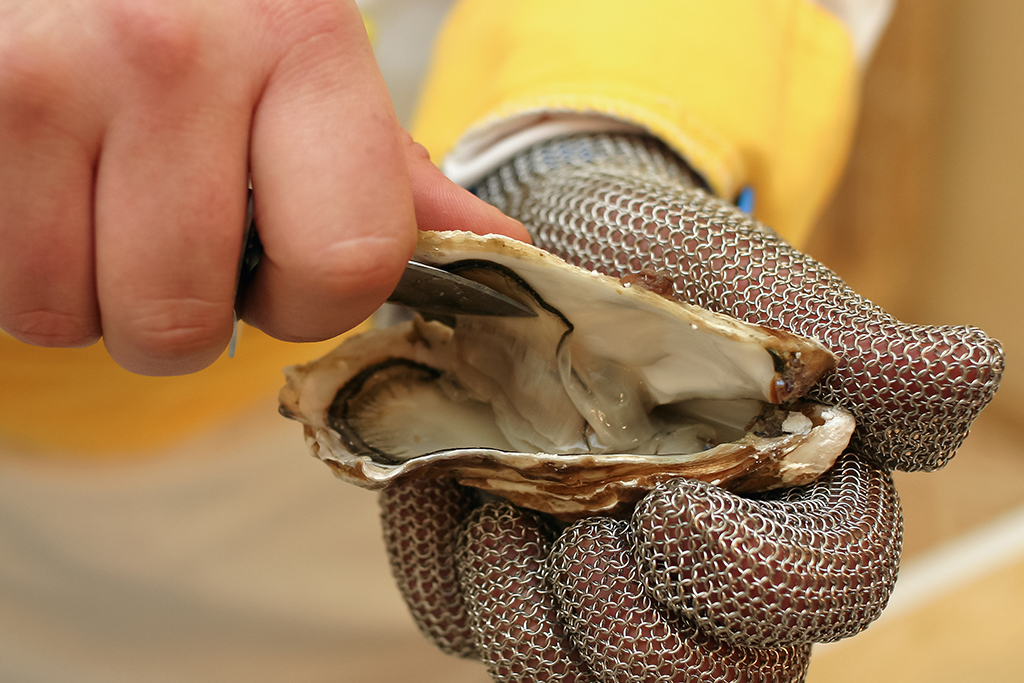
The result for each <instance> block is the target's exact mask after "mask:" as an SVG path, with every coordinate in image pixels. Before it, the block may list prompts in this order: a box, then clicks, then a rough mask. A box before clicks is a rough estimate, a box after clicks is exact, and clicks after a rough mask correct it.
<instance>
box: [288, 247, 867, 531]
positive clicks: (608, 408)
mask: <svg viewBox="0 0 1024 683" xmlns="http://www.w3.org/2000/svg"><path fill="white" fill-rule="evenodd" d="M416 259H417V260H420V261H423V262H425V263H429V264H432V265H437V266H440V267H443V268H445V269H446V270H450V271H453V272H456V273H458V274H459V275H462V276H464V277H468V278H470V279H472V280H476V281H478V282H481V283H483V284H486V285H488V286H490V287H493V288H494V289H497V290H499V291H501V292H502V293H504V294H506V295H507V296H510V297H512V298H514V299H516V300H517V301H520V302H521V303H523V304H526V305H527V306H529V307H531V308H532V309H533V310H534V311H536V313H537V316H536V317H534V318H500V317H488V316H472V315H466V316H459V317H458V318H457V319H455V320H448V321H441V320H432V321H426V320H424V319H422V318H420V317H418V316H417V317H416V318H415V319H414V320H412V321H409V322H405V323H402V324H399V325H396V326H393V327H387V328H382V329H375V330H371V331H369V332H366V333H363V334H361V335H358V336H354V337H351V338H349V339H347V340H346V341H344V342H343V343H342V344H341V345H340V346H339V347H338V348H337V349H335V350H334V351H332V352H331V353H329V354H328V355H326V356H324V357H323V358H321V359H319V360H316V361H313V362H312V363H309V364H306V365H301V366H294V367H290V368H286V370H285V374H286V377H287V385H286V386H285V387H284V388H283V389H282V390H281V394H280V404H281V407H280V410H281V413H282V414H283V415H285V416H287V417H290V418H294V419H296V420H299V421H301V422H302V423H303V424H304V425H305V427H304V432H305V438H306V441H307V443H308V445H309V447H310V449H311V451H312V453H313V455H315V456H316V457H318V458H320V459H321V460H323V461H324V462H325V463H327V464H328V465H330V466H331V468H332V469H333V470H334V471H335V473H336V474H338V475H339V476H340V477H341V478H343V479H346V480H348V481H350V482H353V483H356V484H358V485H361V486H364V487H367V488H382V487H384V486H386V485H387V484H389V483H390V482H393V481H395V480H397V479H399V478H406V477H426V476H451V477H454V478H456V479H457V480H458V481H460V482H461V483H463V484H466V485H469V486H474V487H478V488H481V489H484V490H487V491H490V492H492V493H495V494H498V495H502V496H504V497H506V498H508V499H509V500H511V501H512V502H513V503H516V504H518V505H522V506H525V507H529V508H533V509H536V510H540V511H542V512H548V513H551V514H555V515H557V516H560V517H563V518H572V517H574V516H579V515H583V514H588V513H594V512H615V511H616V510H618V509H620V508H623V507H625V506H629V505H631V504H632V503H634V502H635V501H637V500H638V499H639V498H640V497H641V496H642V495H643V494H644V493H645V492H646V491H648V490H650V489H651V488H652V487H654V486H655V485H656V484H658V483H659V482H662V481H665V480H667V479H670V478H673V477H680V476H683V477H691V478H697V479H702V480H704V481H708V482H712V483H716V484H719V485H722V486H725V487H727V488H730V489H732V490H737V491H751V490H766V489H770V488H774V487H778V486H788V485H795V484H802V483H806V482H808V481H811V480H813V479H814V478H816V477H817V476H818V475H820V474H821V473H822V472H824V471H825V470H827V469H828V468H829V467H830V466H831V465H832V463H833V462H834V461H835V459H836V457H838V455H839V454H840V453H841V452H842V450H843V448H844V447H845V446H846V444H847V442H848V441H849V438H850V435H851V434H852V432H853V427H854V423H853V418H852V417H851V416H850V415H849V413H847V412H846V411H844V410H843V409H841V408H838V407H832V406H823V405H820V404H816V403H811V402H804V401H800V400H799V397H800V396H801V395H802V394H803V393H804V392H806V391H807V389H809V388H810V387H811V386H812V385H813V384H814V383H815V382H816V381H817V379H818V378H819V377H820V376H821V375H822V374H823V373H824V372H826V371H828V370H829V369H831V368H832V367H834V364H835V359H834V358H833V356H832V355H831V354H830V353H829V352H828V351H827V350H826V349H825V348H824V347H823V346H821V344H819V343H818V342H816V341H814V340H810V339H805V338H802V337H797V336H795V335H792V334H789V333H785V332H780V331H777V330H772V329H768V328H765V327H761V326H757V325H749V324H746V323H743V322H740V321H738V320H735V319H732V318H729V317H727V316H724V315H720V314H717V313H712V312H709V311H706V310H704V309H701V308H698V307H696V306H692V305H689V304H685V303H682V302H678V301H674V300H671V299H669V298H666V297H665V296H662V295H661V294H658V293H656V292H655V291H651V290H652V289H658V286H659V284H660V285H664V284H665V283H659V281H658V278H656V277H654V278H646V279H645V278H639V279H636V278H634V279H632V280H630V281H625V282H623V281H619V280H617V279H614V278H610V277H606V276H603V275H599V274H596V273H592V272H589V271H586V270H583V269H580V268H577V267H575V266H571V265H569V264H567V263H565V262H564V261H562V260H560V259H558V258H557V257H555V256H552V255H551V254H548V253H546V252H544V251H541V250H539V249H536V248H534V247H532V246H529V245H526V244H522V243H519V242H515V241H513V240H509V239H506V238H503V237H499V236H487V237H479V236H476V235H472V234H469V233H429V232H427V233H422V234H421V236H420V240H419V245H418V249H417V254H416ZM662 289H666V288H665V287H662ZM668 289H670V288H668Z"/></svg>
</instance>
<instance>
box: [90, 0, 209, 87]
mask: <svg viewBox="0 0 1024 683" xmlns="http://www.w3.org/2000/svg"><path fill="white" fill-rule="evenodd" d="M110 12H111V13H110V22H111V27H112V32H113V38H114V40H115V41H116V46H117V49H118V50H119V51H120V53H121V56H122V58H123V59H124V61H125V63H126V64H127V65H128V66H129V68H131V69H133V70H135V71H136V72H138V73H140V74H142V75H144V76H148V77H150V78H153V79H159V80H161V81H175V80H179V79H181V78H183V77H185V76H187V75H189V74H191V73H192V72H193V71H194V69H195V67H196V65H197V63H198V62H199V57H200V53H201V49H202V42H203V31H202V26H201V21H200V17H199V15H198V14H197V13H195V12H189V11H186V10H184V9H182V5H181V4H180V3H167V2H161V1H160V0H115V1H114V2H112V3H111V10H110Z"/></svg>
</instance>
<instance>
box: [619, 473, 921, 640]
mask: <svg viewBox="0 0 1024 683" xmlns="http://www.w3.org/2000/svg"><path fill="white" fill-rule="evenodd" d="M902 527H903V524H902V519H901V514H900V505H899V498H898V496H897V495H896V488H895V486H894V485H893V483H892V477H891V475H890V474H889V473H888V472H883V471H881V470H877V469H874V468H871V467H870V466H868V465H866V464H864V463H863V462H860V461H859V460H858V459H857V458H856V457H855V456H853V455H852V454H846V455H845V456H843V458H841V459H840V460H839V462H837V463H836V465H835V466H834V467H833V468H832V469H831V470H830V471H829V472H828V473H827V474H826V475H825V476H823V477H822V478H821V479H819V480H818V481H816V482H814V483H813V484H810V485H808V486H804V487H800V488H796V489H789V490H787V491H785V492H784V493H783V494H782V496H781V498H780V499H777V500H771V499H768V500H750V499H747V498H741V497H739V496H736V495H732V494H730V493H728V492H726V491H723V490H722V489H719V488H718V487H714V486H710V485H708V484H704V483H703V482H698V481H693V480H676V481H674V482H671V483H670V484H668V485H666V486H664V487H661V489H659V490H658V491H656V492H655V493H654V494H652V495H650V496H648V497H647V498H645V499H644V500H643V501H642V502H641V503H640V504H639V505H638V506H637V508H636V510H635V511H634V515H633V528H634V529H635V530H636V540H635V550H636V554H637V557H638V558H639V560H640V565H641V567H643V570H644V571H643V577H644V583H645V585H646V586H647V589H648V590H649V591H650V593H651V595H652V596H653V597H654V598H655V599H657V600H658V601H659V602H661V603H662V604H663V605H665V606H666V607H668V608H669V609H670V610H672V611H673V612H675V613H677V614H679V615H681V616H684V617H686V618H687V619H689V620H690V621H691V622H692V623H695V624H698V625H699V627H700V629H701V631H702V632H704V633H706V634H708V635H711V636H713V637H715V638H717V639H719V640H724V641H727V642H730V643H734V644H739V645H746V646H748V647H778V646H781V645H791V644H794V643H800V642H804V643H823V642H830V641H835V640H839V639H840V638H845V637H847V636H851V635H854V634H856V633H858V632H860V631H861V630H863V629H864V628H866V627H867V626H868V624H869V623H871V622H872V621H874V620H875V619H876V618H877V617H878V616H879V615H880V614H881V613H882V610H883V609H884V608H885V605H886V603H887V602H888V600H889V596H890V595H891V593H892V589H893V586H894V585H895V583H896V572H897V568H898V567H899V557H900V550H901V547H902V540H903V538H902Z"/></svg>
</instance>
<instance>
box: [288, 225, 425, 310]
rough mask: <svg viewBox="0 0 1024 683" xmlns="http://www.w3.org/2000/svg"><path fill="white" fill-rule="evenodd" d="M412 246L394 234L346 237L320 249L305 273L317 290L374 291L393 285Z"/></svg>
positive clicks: (344, 292)
mask: <svg viewBox="0 0 1024 683" xmlns="http://www.w3.org/2000/svg"><path fill="white" fill-rule="evenodd" d="M412 246H413V243H412V242H411V241H406V240H403V239H401V238H399V237H397V236H395V237H368V238H360V239H346V240H343V241H339V242H337V243H335V244H332V245H329V246H328V247H327V248H325V249H323V250H321V251H320V252H319V256H318V257H317V258H316V260H315V261H314V262H313V263H311V264H309V266H310V267H309V270H308V273H309V274H310V278H311V280H312V281H313V282H314V283H315V284H316V285H318V287H319V288H320V289H322V290H325V291H330V292H334V293H336V294H339V295H343V296H353V295H359V294H363V293H371V292H375V291H378V290H380V289H382V288H384V287H386V286H388V285H389V284H394V281H396V280H397V279H398V277H399V275H400V274H401V272H402V268H404V267H405V264H406V263H407V262H408V260H409V257H410V254H411V251H412Z"/></svg>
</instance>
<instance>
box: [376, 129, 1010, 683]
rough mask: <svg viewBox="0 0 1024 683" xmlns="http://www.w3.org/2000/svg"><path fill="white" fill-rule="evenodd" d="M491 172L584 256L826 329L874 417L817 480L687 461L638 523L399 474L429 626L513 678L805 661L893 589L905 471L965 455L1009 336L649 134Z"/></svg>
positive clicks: (838, 378)
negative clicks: (786, 219) (776, 228)
mask: <svg viewBox="0 0 1024 683" xmlns="http://www.w3.org/2000/svg"><path fill="white" fill-rule="evenodd" d="M477 191H478V194H480V195H481V196H483V197H484V198H485V199H487V200H488V201H490V202H492V203H493V204H495V205H496V206H498V207H499V208H500V209H502V211H504V212H505V213H507V214H509V215H511V216H513V217H516V218H518V219H520V220H522V221H523V222H524V223H525V224H526V226H527V227H528V228H529V229H530V230H531V232H532V234H533V237H534V241H535V243H536V244H538V245H539V246H541V247H543V248H546V249H548V250H550V251H553V252H554V253H557V254H559V255H560V256H562V257H564V258H566V259H567V260H569V261H570V262H573V263H576V264H578V265H582V266H584V267H587V268H590V269H594V270H601V271H603V272H606V273H608V274H611V275H624V274H626V273H628V272H636V271H638V270H640V269H642V268H645V267H646V268H652V269H654V270H655V271H657V272H660V273H665V274H668V275H669V276H670V277H672V279H673V280H674V283H675V288H676V292H677V293H678V294H679V295H680V296H682V298H684V299H686V300H688V301H691V302H693V303H696V304H699V305H701V306H704V307H706V308H709V309H712V310H717V311H720V312H723V313H727V314H730V315H733V316H735V317H738V318H742V319H745V320H747V321H749V322H755V323H762V324H766V325H771V326H774V327H780V328H784V329H787V330H790V331H793V332H796V333H799V334H804V335H807V336H812V337H816V338H818V339H819V340H821V341H822V342H823V343H825V344H826V345H827V346H829V347H830V348H831V349H832V350H833V351H834V352H835V353H836V354H837V356H838V357H839V366H838V368H837V369H836V371H835V372H833V373H832V374H830V375H829V376H828V377H826V378H824V379H823V381H822V382H821V384H820V386H819V387H818V388H817V389H816V390H815V391H814V393H813V394H812V397H813V398H816V399H817V400H820V401H822V402H824V403H838V404H841V405H843V406H844V407H846V408H847V409H848V410H850V411H851V412H853V414H854V415H855V417H856V418H857V421H858V427H857V430H856V432H855V435H854V438H853V440H852V442H851V445H850V448H849V449H848V452H847V453H846V454H845V455H844V456H843V457H842V458H841V459H840V461H839V462H838V463H837V464H836V466H835V467H834V468H833V469H832V470H831V471H830V472H829V473H828V474H827V475H826V476H824V477H822V478H821V479H820V480H819V481H817V482H815V483H814V484H811V485H809V486H806V487H801V488H799V489H793V490H790V491H786V492H783V493H781V494H777V495H771V496H769V495H765V496H760V497H756V498H755V497H752V498H743V497H739V496H736V495H733V494H730V493H728V492H726V491H724V490H722V489H720V488H718V487H715V486H712V485H708V484H703V483H700V482H694V481H688V480H678V481H675V482H672V483H671V484H668V485H664V486H662V487H659V488H658V489H656V490H654V491H652V492H651V493H650V494H649V495H648V496H647V497H646V498H645V499H644V500H643V501H641V502H640V503H639V504H638V506H637V507H636V509H635V511H634V513H633V515H632V519H631V520H629V521H622V520H611V519H602V518H591V519H586V520H583V521H581V522H578V523H576V524H574V525H572V526H570V527H568V528H567V529H560V528H558V527H556V526H553V525H552V522H551V521H550V520H545V519H543V518H541V517H540V516H539V515H535V514H533V513H531V512H527V511H522V510H518V509H516V508H514V507H512V506H511V505H508V504H507V503H504V502H495V501H491V502H486V503H482V501H481V497H480V496H479V495H478V494H476V493H475V492H473V491H471V490H469V489H465V488H463V487H459V486H457V485H455V484H454V483H452V482H449V481H435V482H429V483H424V482H412V483H408V484H400V485H397V486H393V487H391V488H389V489H388V490H386V491H385V492H383V493H382V495H381V507H382V519H383V525H384V533H385V538H386V541H387V545H388V550H389V553H390V557H391V562H392V567H393V570H394V573H395V576H396V579H397V581H398V584H399V587H400V589H401V590H402V593H403V595H404V597H405V599H406V601H407V603H408V604H409V606H410V609H411V610H412V612H413V615H414V617H415V618H416V620H417V622H418V623H419V624H420V626H421V629H422V630H423V631H424V633H425V634H426V635H427V636H428V637H429V638H431V639H432V640H433V641H434V642H435V643H436V644H437V645H438V646H439V647H440V648H441V649H443V650H445V651H448V652H451V653H454V654H458V655H462V656H467V657H469V656H477V657H480V658H481V659H483V660H484V662H486V663H487V665H488V667H489V669H490V671H491V673H492V675H493V676H494V678H495V679H496V680H501V681H533V680H538V681H539V680H543V681H552V680H579V681H627V680H628V681H635V680H640V681H654V680H659V681H668V680H671V681H688V680H711V681H732V680H764V681H797V680H802V679H803V677H804V675H805V673H806V668H807V661H808V656H809V652H810V644H811V643H814V642H827V641H832V640H837V639H839V638H842V637H845V636H849V635H852V634H854V633H857V632H859V631H860V630H862V629H863V628H864V627H866V626H867V624H868V623H870V622H871V621H872V620H873V619H875V618H876V617H877V616H878V614H879V613H880V612H881V610H882V608H883V607H884V606H885V603H886V601H887V599H888V596H889V594H890V592H891V590H892V587H893V584H894V582H895V577H896V570H897V567H898V562H899V553H900V545H901V539H902V520H901V515H900V508H899V501H898V497H897V495H896V492H895V489H894V487H893V484H892V479H891V476H890V474H889V470H890V469H892V468H898V469H905V470H915V469H926V470H930V469H935V468H937V467H940V466H941V465H942V464H944V463H945V462H946V461H947V460H948V459H949V458H950V457H951V456H952V455H953V453H954V452H955V450H956V448H957V447H958V446H959V445H960V443H961V441H962V440H963V438H964V437H965V436H966V433H967V428H968V426H969V425H970V423H971V421H972V420H973V419H974V417H975V416H976V415H977V413H978V412H979V411H980V410H981V408H982V407H984V405H985V404H987V402H988V401H989V400H990V399H991V397H992V394H993V393H994V391H995V389H996V386H997V385H998V381H999V378H1000V375H1001V372H1002V352H1001V349H1000V347H999V345H998V343H997V342H995V341H993V340H991V339H989V338H987V337H986V336H985V335H984V334H983V333H981V332H980V331H978V330H974V329H971V328H951V327H914V326H908V325H904V324H902V323H900V322H899V321H897V320H895V319H893V318H892V317H890V316H888V315H887V314H885V313H884V312H883V311H881V310H880V309H879V308H878V307H876V306H874V305H873V304H871V303H870V302H867V301H865V300H864V299H863V298H861V297H859V296H858V295H856V294H855V293H854V292H852V291H851V290H850V289H849V288H848V287H846V285H845V284H844V283H843V282H842V281H841V280H839V278H837V277H836V276H835V275H834V274H832V273H831V272H829V271H828V270H827V269H825V268H824V267H823V266H821V265H820V264H818V263H816V262H814V261H813V260H811V259H809V258H808V257H806V256H804V255H802V254H800V253H798V252H796V251H795V250H793V249H792V248H791V247H790V246H789V245H787V244H786V243H785V242H783V241H782V240H781V239H780V238H778V237H777V236H776V235H775V234H774V233H772V232H771V231H770V230H769V229H767V228H765V227H764V226H761V225H760V224H758V223H756V222H755V221H753V220H751V219H750V218H749V217H747V216H746V215H745V214H742V213H741V212H739V211H737V210H736V209H734V208H733V207H731V206H730V205H728V204H727V203H725V202H722V201H720V200H717V199H714V198H713V197H711V196H710V195H709V194H708V193H706V192H705V191H704V190H702V189H700V188H699V181H697V180H696V179H695V178H694V177H693V176H692V174H690V173H689V171H688V170H687V169H686V167H685V166H684V165H683V164H682V163H681V162H680V161H679V160H678V158H677V157H675V156H674V155H673V154H672V153H671V152H670V151H669V150H667V149H665V148H664V147H663V146H661V145H660V144H659V143H657V142H655V141H653V140H650V139H645V138H641V137H636V136H615V137H612V136H581V137H576V138H568V139H563V140H559V141H553V142H551V143H548V144H545V145H541V146H538V147H536V148H533V149H531V150H528V151H527V152H524V153H523V154H521V155H520V156H519V157H517V158H516V159H514V160H513V161H511V162H510V163H508V164H507V165H505V166H504V167H502V168H501V169H499V170H498V171H496V172H495V173H494V174H492V175H491V176H490V177H489V178H487V179H486V180H485V181H484V182H483V183H482V184H481V186H480V187H479V188H478V190H477ZM552 539H555V540H552Z"/></svg>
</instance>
